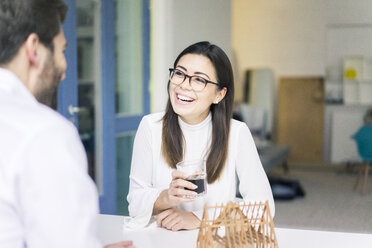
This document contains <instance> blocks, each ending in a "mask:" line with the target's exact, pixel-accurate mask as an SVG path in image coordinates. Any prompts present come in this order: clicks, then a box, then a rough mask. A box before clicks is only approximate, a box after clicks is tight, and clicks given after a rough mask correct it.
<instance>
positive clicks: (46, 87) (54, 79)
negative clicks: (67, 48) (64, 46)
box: [35, 53, 62, 110]
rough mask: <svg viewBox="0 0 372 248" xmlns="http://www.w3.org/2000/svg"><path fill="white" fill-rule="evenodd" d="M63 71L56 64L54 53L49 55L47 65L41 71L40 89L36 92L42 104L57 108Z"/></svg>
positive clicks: (36, 96)
mask: <svg viewBox="0 0 372 248" xmlns="http://www.w3.org/2000/svg"><path fill="white" fill-rule="evenodd" d="M61 75H62V72H61V71H60V70H58V68H57V67H56V66H55V63H54V59H53V56H52V53H50V54H49V55H48V59H47V60H46V62H45V67H44V69H43V71H42V73H41V77H40V82H39V84H38V85H39V87H38V90H37V91H36V92H35V98H36V99H37V100H38V101H39V102H40V103H42V104H45V105H47V106H49V107H50V108H52V109H54V110H57V105H58V102H57V93H58V86H59V83H60V81H61Z"/></svg>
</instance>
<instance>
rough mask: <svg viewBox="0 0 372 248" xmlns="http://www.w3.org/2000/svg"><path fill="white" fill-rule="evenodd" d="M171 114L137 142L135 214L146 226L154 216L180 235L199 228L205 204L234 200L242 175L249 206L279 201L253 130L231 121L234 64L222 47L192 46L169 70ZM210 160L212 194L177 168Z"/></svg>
mask: <svg viewBox="0 0 372 248" xmlns="http://www.w3.org/2000/svg"><path fill="white" fill-rule="evenodd" d="M169 71H170V75H169V82H168V95H169V99H168V104H167V107H166V111H165V113H156V114H150V115H147V116H145V117H144V118H143V119H142V121H141V123H140V125H139V128H138V131H137V134H136V138H135V141H134V148H133V157H132V167H131V174H130V187H129V194H128V202H129V213H130V216H132V217H134V219H135V220H136V222H137V223H138V224H140V225H146V224H147V223H148V222H149V221H150V217H151V216H152V215H155V216H156V217H155V219H156V221H157V224H158V225H159V226H162V227H164V228H167V229H170V230H173V231H176V230H181V229H188V230H189V229H195V228H198V227H199V225H200V219H201V218H202V212H203V206H204V204H208V205H215V204H221V203H226V202H228V201H234V199H235V195H236V187H235V185H236V175H237V176H238V178H239V180H240V184H239V191H240V193H241V195H242V196H243V198H244V200H247V201H266V200H268V201H269V205H270V209H271V213H272V215H274V201H273V196H272V192H271V189H270V185H269V183H268V180H267V177H266V174H265V172H264V170H263V168H262V165H261V161H260V159H259V156H258V153H257V149H256V147H255V145H254V142H253V138H252V136H251V133H250V131H249V129H248V127H247V126H246V124H245V123H243V122H239V121H236V120H232V108H233V100H234V79H233V72H232V68H231V64H230V61H229V59H228V57H227V56H226V54H225V53H224V52H223V51H222V50H221V49H220V48H219V47H218V46H216V45H213V44H210V43H209V42H199V43H196V44H193V45H191V46H189V47H187V48H186V49H185V50H184V51H183V52H181V54H180V55H179V56H178V57H177V59H176V61H175V62H174V68H171V69H169ZM200 158H202V159H205V160H206V164H207V165H206V168H207V169H206V170H207V182H208V186H207V194H206V195H204V196H203V197H200V198H199V197H198V198H194V199H193V198H190V197H185V196H189V195H194V194H195V193H194V192H193V191H192V189H195V187H196V186H195V185H194V184H192V183H190V182H188V181H186V180H185V175H184V174H182V173H181V172H179V171H177V170H175V168H176V164H177V163H178V162H180V161H182V160H192V159H200Z"/></svg>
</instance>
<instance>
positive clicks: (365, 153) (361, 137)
mask: <svg viewBox="0 0 372 248" xmlns="http://www.w3.org/2000/svg"><path fill="white" fill-rule="evenodd" d="M352 138H353V139H354V140H355V142H356V145H357V150H358V154H359V156H360V158H361V159H362V162H363V165H362V166H361V167H360V169H359V172H358V177H357V180H356V182H355V185H354V190H356V189H357V188H358V184H359V180H360V177H361V175H362V171H363V167H364V180H363V188H362V195H365V193H366V187H367V179H368V171H369V166H370V165H372V124H371V125H364V126H362V127H361V128H360V129H359V130H358V131H357V132H356V133H355V134H354V135H353V136H352Z"/></svg>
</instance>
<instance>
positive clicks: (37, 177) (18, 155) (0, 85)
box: [0, 68, 101, 248]
mask: <svg viewBox="0 0 372 248" xmlns="http://www.w3.org/2000/svg"><path fill="white" fill-rule="evenodd" d="M97 214H98V197H97V190H96V188H95V186H94V183H93V181H92V180H91V179H90V177H89V176H88V174H87V160H86V156H85V152H84V148H83V146H82V144H81V142H80V139H79V136H78V133H77V131H76V128H75V127H74V126H73V125H72V124H71V123H70V122H69V121H67V120H66V119H65V118H63V117H62V116H61V115H59V114H58V113H57V112H55V111H53V110H52V109H50V108H49V107H47V106H45V105H42V104H40V103H38V102H37V100H36V99H35V98H34V97H33V95H32V94H31V93H30V92H29V91H28V90H27V88H26V87H25V86H24V84H23V83H22V82H21V81H20V80H19V79H18V78H17V77H16V76H15V75H14V74H13V73H12V72H10V71H8V70H5V69H2V68H0V247H1V248H24V247H27V248H44V247H45V248H47V247H48V248H51V247H53V248H62V247H63V248H66V247H69V248H75V247H76V248H78V247H79V248H82V247H87V248H88V247H89V248H92V247H101V246H100V244H99V242H98V240H97V239H96V237H95V234H96V230H95V224H94V222H95V219H96V217H97Z"/></svg>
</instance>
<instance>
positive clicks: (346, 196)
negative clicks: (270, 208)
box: [269, 165, 372, 234]
mask: <svg viewBox="0 0 372 248" xmlns="http://www.w3.org/2000/svg"><path fill="white" fill-rule="evenodd" d="M269 175H272V176H279V177H281V178H288V179H295V180H298V181H299V182H300V184H301V185H302V187H303V188H304V190H305V193H306V196H305V197H303V198H296V199H294V200H289V201H276V202H275V207H276V214H275V218H274V223H275V226H278V227H289V228H302V229H317V230H329V231H342V232H359V233H371V234H372V175H369V181H368V183H367V193H366V195H364V196H362V195H361V185H360V186H359V189H358V191H354V190H353V185H354V182H355V179H356V177H357V168H350V167H346V166H345V165H340V166H324V165H323V166H313V167H311V166H291V167H290V170H289V172H288V173H284V172H283V170H282V168H278V169H276V170H274V171H272V172H270V174H269Z"/></svg>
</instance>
